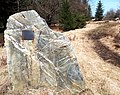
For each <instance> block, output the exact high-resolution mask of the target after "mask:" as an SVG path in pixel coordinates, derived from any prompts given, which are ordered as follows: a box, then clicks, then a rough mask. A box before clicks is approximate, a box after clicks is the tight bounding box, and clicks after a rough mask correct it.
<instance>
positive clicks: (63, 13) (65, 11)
mask: <svg viewBox="0 0 120 95" xmlns="http://www.w3.org/2000/svg"><path fill="white" fill-rule="evenodd" d="M59 19H60V21H59V22H60V25H61V27H62V29H63V30H70V29H72V26H73V19H72V13H71V11H70V6H69V2H68V0H62V6H61V9H60V16H59Z"/></svg>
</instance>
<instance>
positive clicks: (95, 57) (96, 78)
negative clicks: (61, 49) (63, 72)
mask: <svg viewBox="0 0 120 95" xmlns="http://www.w3.org/2000/svg"><path fill="white" fill-rule="evenodd" d="M106 25H107V26H106ZM118 25H119V24H118V23H105V24H96V23H93V24H89V25H88V27H86V29H77V30H75V31H70V32H68V33H64V34H65V35H66V36H68V37H72V36H73V35H76V38H75V40H71V43H72V46H73V47H74V52H75V54H76V56H77V59H78V61H79V64H80V68H81V71H82V73H83V76H84V79H85V82H86V87H87V88H90V89H91V90H92V91H93V92H94V95H120V77H119V76H120V68H119V67H118V66H115V65H114V64H113V62H115V63H116V62H118V63H120V61H119V59H120V58H119V56H117V55H119V52H118V51H116V53H117V54H113V55H114V56H109V54H110V53H114V51H111V49H112V47H111V46H110V45H111V41H110V39H111V37H110V39H109V40H108V41H107V42H108V43H109V48H108V46H107V45H108V43H107V45H106V44H105V43H104V44H103V43H102V42H103V40H102V39H103V38H105V37H108V35H111V36H112V37H113V35H114V34H116V32H118V28H115V27H118ZM113 28H114V29H113ZM112 29H113V30H114V31H112ZM108 30H109V31H108ZM90 33H91V34H90ZM88 34H89V36H88ZM93 34H94V35H93ZM106 34H107V35H106ZM91 37H92V38H93V39H94V40H93V39H91ZM108 38H109V37H108ZM97 42H99V43H97ZM104 42H105V41H104ZM112 43H113V42H112ZM96 47H97V48H96ZM106 47H107V49H108V50H109V51H111V52H107V51H106ZM114 50H115V49H114ZM101 52H102V53H101ZM100 54H101V55H100ZM105 54H107V56H108V57H107V59H106V60H105V59H104V58H106V55H105ZM111 58H112V59H114V61H111ZM118 63H117V64H118Z"/></svg>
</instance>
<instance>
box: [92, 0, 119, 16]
mask: <svg viewBox="0 0 120 95" xmlns="http://www.w3.org/2000/svg"><path fill="white" fill-rule="evenodd" d="M98 1H99V0H90V5H91V9H92V14H93V16H94V15H95V11H96V7H97V4H98ZM101 2H102V4H103V9H104V14H105V13H106V12H107V11H108V10H110V9H114V10H116V9H118V8H120V0H101Z"/></svg>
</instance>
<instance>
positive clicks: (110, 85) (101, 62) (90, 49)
mask: <svg viewBox="0 0 120 95" xmlns="http://www.w3.org/2000/svg"><path fill="white" fill-rule="evenodd" d="M106 25H108V23H107V24H105V23H90V24H87V26H86V28H83V29H76V30H71V31H69V32H64V33H63V34H64V35H65V36H67V37H68V38H69V39H70V41H71V44H72V46H73V48H74V52H75V54H76V57H77V59H78V62H79V65H80V69H81V72H82V74H83V76H84V80H85V82H86V88H89V89H91V90H92V91H93V93H94V95H120V61H119V60H120V49H119V47H118V48H117V49H116V48H115V47H114V45H115V44H116V43H115V42H114V41H113V40H114V37H115V35H116V34H117V32H118V31H119V27H120V25H119V24H113V23H112V24H111V25H110V26H109V27H106ZM103 28H105V29H103ZM108 30H111V31H108ZM96 31H97V32H96ZM0 54H1V55H0V60H1V61H0V90H1V87H3V85H6V84H7V81H6V80H7V75H8V73H7V66H6V65H5V60H6V59H5V53H4V52H3V48H0ZM5 90H6V88H5ZM3 91H4V90H3ZM5 92H6V91H5ZM0 95H1V94H0ZM11 95H12V94H11ZM32 95H33V94H32ZM35 95H36V94H35ZM37 95H39V94H37ZM40 95H41V94H40ZM42 95H43V94H42Z"/></svg>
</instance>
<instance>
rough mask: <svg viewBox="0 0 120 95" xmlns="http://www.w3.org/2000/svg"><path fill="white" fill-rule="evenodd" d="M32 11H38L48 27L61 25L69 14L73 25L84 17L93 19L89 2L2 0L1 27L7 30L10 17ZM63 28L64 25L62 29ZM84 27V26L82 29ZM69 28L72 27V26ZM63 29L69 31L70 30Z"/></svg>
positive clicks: (84, 0) (78, 0) (0, 8)
mask: <svg viewBox="0 0 120 95" xmlns="http://www.w3.org/2000/svg"><path fill="white" fill-rule="evenodd" d="M32 9H33V10H36V11H37V12H38V14H39V15H40V16H41V17H43V18H44V19H45V20H46V21H47V23H48V25H51V24H52V23H61V21H63V19H64V18H66V16H67V14H68V15H69V16H67V18H66V19H68V21H71V23H75V22H78V21H79V20H80V21H81V20H82V18H83V16H84V17H85V19H90V18H91V9H90V5H89V4H88V0H0V25H1V26H3V27H4V29H5V28H6V27H5V26H6V23H7V19H8V17H9V16H10V15H12V14H14V13H16V12H21V11H27V10H32ZM66 11H67V12H66ZM79 17H81V19H78V18H79ZM73 18H75V19H73ZM70 19H71V20H70ZM63 22H65V21H63ZM65 23H67V22H65ZM84 23H85V22H84ZM84 23H83V24H84ZM67 24H70V23H67ZM81 24H82V23H81ZM77 25H78V23H77V24H76V25H74V28H77ZM62 26H63V24H62V25H61V27H62ZM82 26H84V25H81V26H80V27H82ZM67 27H68V26H67ZM69 27H72V25H70V26H69ZM62 28H63V29H64V30H69V28H64V27H62ZM74 28H72V29H74Z"/></svg>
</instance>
